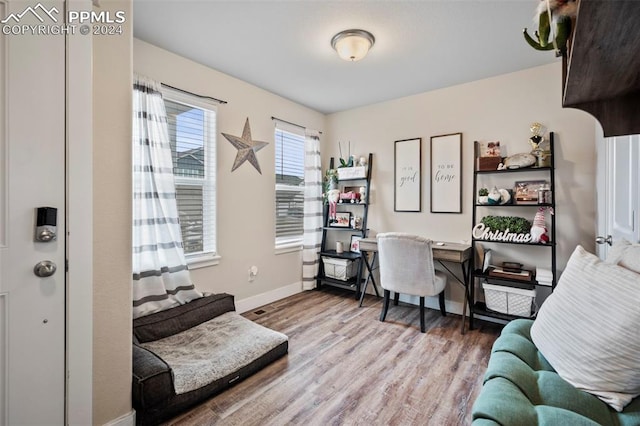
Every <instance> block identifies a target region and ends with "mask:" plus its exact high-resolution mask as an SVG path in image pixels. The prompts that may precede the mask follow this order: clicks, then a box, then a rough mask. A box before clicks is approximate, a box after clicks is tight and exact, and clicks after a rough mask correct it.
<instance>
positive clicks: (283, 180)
mask: <svg viewBox="0 0 640 426" xmlns="http://www.w3.org/2000/svg"><path fill="white" fill-rule="evenodd" d="M304 141H305V137H304V132H303V131H302V130H301V129H300V128H297V127H292V126H285V125H284V124H282V123H279V122H278V123H276V131H275V151H276V248H288V247H300V246H301V245H302V234H303V220H304Z"/></svg>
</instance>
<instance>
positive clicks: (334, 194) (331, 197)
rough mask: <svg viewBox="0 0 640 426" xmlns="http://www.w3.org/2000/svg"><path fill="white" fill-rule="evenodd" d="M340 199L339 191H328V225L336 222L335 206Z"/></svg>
mask: <svg viewBox="0 0 640 426" xmlns="http://www.w3.org/2000/svg"><path fill="white" fill-rule="evenodd" d="M339 198H340V190H339V189H330V190H329V192H328V193H327V201H328V202H329V223H330V224H331V223H334V222H336V204H337V203H338V199H339Z"/></svg>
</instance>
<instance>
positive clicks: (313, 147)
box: [302, 129, 322, 290]
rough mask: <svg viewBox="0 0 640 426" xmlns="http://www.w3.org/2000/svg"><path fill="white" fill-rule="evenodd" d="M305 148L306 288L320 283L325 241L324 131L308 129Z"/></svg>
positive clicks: (303, 273)
mask: <svg viewBox="0 0 640 426" xmlns="http://www.w3.org/2000/svg"><path fill="white" fill-rule="evenodd" d="M305 139H306V140H305V149H304V235H303V249H302V289H303V290H311V289H313V288H315V285H316V280H315V278H316V275H317V274H318V266H319V261H320V243H321V242H322V166H321V164H320V133H318V131H317V130H309V129H306V130H305Z"/></svg>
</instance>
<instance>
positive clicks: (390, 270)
mask: <svg viewBox="0 0 640 426" xmlns="http://www.w3.org/2000/svg"><path fill="white" fill-rule="evenodd" d="M377 239H378V262H379V265H380V285H381V286H382V288H383V289H384V302H383V305H382V312H381V313H380V321H384V320H385V318H386V316H387V311H388V310H389V299H390V297H391V292H392V291H393V292H395V304H396V305H397V304H398V296H399V294H400V293H402V294H408V295H412V296H419V297H420V331H421V332H423V333H424V332H425V323H424V300H425V297H427V296H436V295H438V296H439V300H440V312H442V316H445V315H446V313H447V312H446V310H445V307H444V288H445V287H446V285H447V276H446V275H445V274H444V273H443V272H440V271H436V270H435V268H434V266H433V252H432V251H431V240H429V239H427V238H422V237H419V236H417V235H411V234H405V233H400V232H388V233H381V234H378V236H377Z"/></svg>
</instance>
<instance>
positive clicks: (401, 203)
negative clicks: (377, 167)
mask: <svg viewBox="0 0 640 426" xmlns="http://www.w3.org/2000/svg"><path fill="white" fill-rule="evenodd" d="M394 159H395V163H394V192H393V194H394V201H393V210H394V211H397V212H420V211H422V176H421V174H422V138H415V139H403V140H400V141H396V142H395V147H394Z"/></svg>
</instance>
